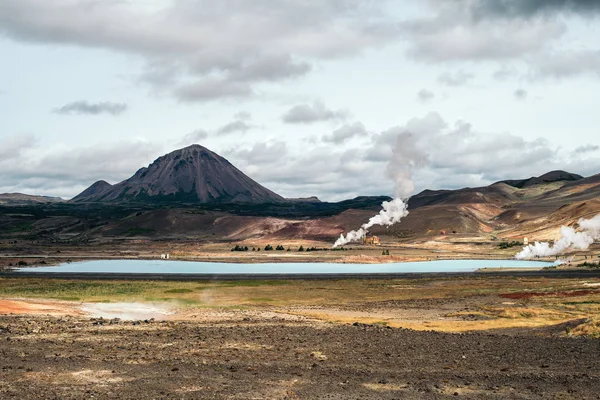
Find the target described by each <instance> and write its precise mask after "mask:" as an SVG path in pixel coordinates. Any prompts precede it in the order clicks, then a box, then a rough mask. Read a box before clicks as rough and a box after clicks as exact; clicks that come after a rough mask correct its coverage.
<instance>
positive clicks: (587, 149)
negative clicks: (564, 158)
mask: <svg viewBox="0 0 600 400" xmlns="http://www.w3.org/2000/svg"><path fill="white" fill-rule="evenodd" d="M598 150H600V146H596V145H594V144H586V145H585V146H579V147H578V148H576V149H575V151H574V153H575V154H577V155H580V154H586V153H592V152H595V151H598Z"/></svg>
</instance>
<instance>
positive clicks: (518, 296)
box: [499, 290, 600, 300]
mask: <svg viewBox="0 0 600 400" xmlns="http://www.w3.org/2000/svg"><path fill="white" fill-rule="evenodd" d="M596 293H600V291H598V290H573V291H568V292H519V293H504V294H501V295H499V296H500V297H502V298H505V299H515V300H519V299H529V298H532V297H577V296H587V295H588V294H596Z"/></svg>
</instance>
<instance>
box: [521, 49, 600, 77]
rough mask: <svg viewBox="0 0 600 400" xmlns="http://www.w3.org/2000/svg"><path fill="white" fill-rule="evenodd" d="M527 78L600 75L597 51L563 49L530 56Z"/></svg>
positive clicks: (599, 58)
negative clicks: (557, 51) (529, 69)
mask: <svg viewBox="0 0 600 400" xmlns="http://www.w3.org/2000/svg"><path fill="white" fill-rule="evenodd" d="M530 63H531V71H530V75H529V78H531V79H540V78H546V77H552V78H566V77H571V76H577V75H582V74H588V75H592V76H596V77H600V50H599V51H586V50H578V51H563V52H560V53H545V54H540V55H538V56H535V57H531V59H530Z"/></svg>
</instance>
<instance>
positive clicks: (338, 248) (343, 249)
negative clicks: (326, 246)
mask: <svg viewBox="0 0 600 400" xmlns="http://www.w3.org/2000/svg"><path fill="white" fill-rule="evenodd" d="M348 250H352V249H349V248H347V247H335V248H333V249H331V251H348Z"/></svg>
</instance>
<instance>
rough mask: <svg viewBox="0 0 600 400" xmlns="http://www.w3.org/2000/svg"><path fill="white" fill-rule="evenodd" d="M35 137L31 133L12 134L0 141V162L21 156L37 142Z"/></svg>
mask: <svg viewBox="0 0 600 400" xmlns="http://www.w3.org/2000/svg"><path fill="white" fill-rule="evenodd" d="M37 141H38V140H37V138H36V137H35V135H33V134H31V133H24V134H19V135H13V136H9V137H8V138H6V139H5V140H4V141H2V142H0V162H1V161H4V162H7V161H11V160H15V159H19V158H20V157H22V155H23V153H24V152H26V151H27V150H29V149H32V148H34V147H35V145H36V144H37Z"/></svg>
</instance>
